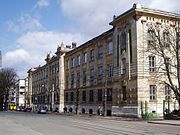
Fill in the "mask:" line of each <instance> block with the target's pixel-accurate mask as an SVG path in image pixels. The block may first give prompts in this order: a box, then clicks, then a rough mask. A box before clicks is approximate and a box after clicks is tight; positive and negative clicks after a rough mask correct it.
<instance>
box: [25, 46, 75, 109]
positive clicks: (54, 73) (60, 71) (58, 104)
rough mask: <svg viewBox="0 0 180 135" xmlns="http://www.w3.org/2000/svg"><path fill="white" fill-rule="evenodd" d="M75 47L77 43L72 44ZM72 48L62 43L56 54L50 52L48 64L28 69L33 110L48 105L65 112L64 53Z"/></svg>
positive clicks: (49, 107) (48, 107)
mask: <svg viewBox="0 0 180 135" xmlns="http://www.w3.org/2000/svg"><path fill="white" fill-rule="evenodd" d="M72 46H73V47H74V48H75V46H76V44H75V43H73V45H72ZM70 50H72V48H71V46H69V45H67V46H66V47H65V46H64V45H63V43H62V44H61V46H58V47H57V51H56V53H55V54H56V55H54V54H53V53H52V52H50V53H49V54H48V55H47V57H46V59H45V61H46V64H45V65H43V66H39V67H36V68H31V69H30V70H29V71H28V78H29V87H28V93H29V97H30V98H29V99H30V102H29V103H30V106H31V107H32V108H33V110H36V109H37V108H39V107H40V106H41V107H46V108H47V109H48V110H51V111H59V112H63V108H64V55H65V53H66V52H68V51H70Z"/></svg>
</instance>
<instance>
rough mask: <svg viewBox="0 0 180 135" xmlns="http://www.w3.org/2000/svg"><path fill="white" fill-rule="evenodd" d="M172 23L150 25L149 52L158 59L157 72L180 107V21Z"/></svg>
mask: <svg viewBox="0 0 180 135" xmlns="http://www.w3.org/2000/svg"><path fill="white" fill-rule="evenodd" d="M172 22H174V24H173V23H172V24H170V25H164V24H163V25H162V24H161V23H156V24H152V23H151V24H150V25H149V26H150V27H149V29H148V50H147V51H148V52H150V54H152V55H154V56H156V57H157V58H158V63H157V67H156V71H158V73H159V75H160V76H161V82H162V83H163V84H165V85H166V86H168V87H170V88H171V90H172V91H173V93H174V95H175V98H176V100H177V101H178V103H179V107H180V25H179V24H180V21H179V20H178V21H177V20H174V21H172ZM162 77H163V79H162Z"/></svg>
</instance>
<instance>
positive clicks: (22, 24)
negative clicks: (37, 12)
mask: <svg viewBox="0 0 180 135" xmlns="http://www.w3.org/2000/svg"><path fill="white" fill-rule="evenodd" d="M7 25H8V30H9V31H13V32H17V33H22V32H26V31H34V30H36V31H37V30H43V29H44V28H43V26H42V25H41V23H40V22H39V20H38V19H36V18H33V17H31V16H30V15H28V14H24V15H22V16H20V17H19V18H18V19H17V21H16V22H12V21H7Z"/></svg>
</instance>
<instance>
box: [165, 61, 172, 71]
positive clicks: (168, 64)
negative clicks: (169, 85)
mask: <svg viewBox="0 0 180 135" xmlns="http://www.w3.org/2000/svg"><path fill="white" fill-rule="evenodd" d="M164 64H165V69H166V72H170V69H171V67H170V58H165V63H164Z"/></svg>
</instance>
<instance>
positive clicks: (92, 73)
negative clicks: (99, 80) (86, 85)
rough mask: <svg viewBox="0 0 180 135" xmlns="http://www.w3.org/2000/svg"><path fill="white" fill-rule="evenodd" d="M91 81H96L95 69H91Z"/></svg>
mask: <svg viewBox="0 0 180 135" xmlns="http://www.w3.org/2000/svg"><path fill="white" fill-rule="evenodd" d="M91 81H94V69H91Z"/></svg>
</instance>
